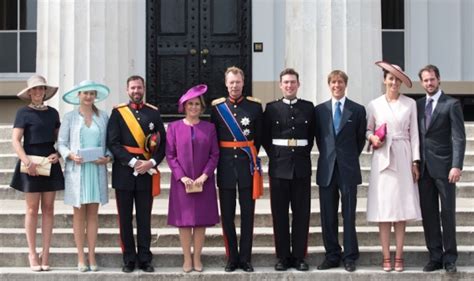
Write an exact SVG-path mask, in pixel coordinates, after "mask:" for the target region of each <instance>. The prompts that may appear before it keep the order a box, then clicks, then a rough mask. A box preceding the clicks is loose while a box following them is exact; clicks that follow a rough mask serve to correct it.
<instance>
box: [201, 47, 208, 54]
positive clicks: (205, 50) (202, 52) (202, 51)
mask: <svg viewBox="0 0 474 281" xmlns="http://www.w3.org/2000/svg"><path fill="white" fill-rule="evenodd" d="M208 54H209V49H208V48H204V49H202V50H201V55H203V56H207V55H208Z"/></svg>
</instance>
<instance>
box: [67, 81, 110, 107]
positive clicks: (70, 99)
mask: <svg viewBox="0 0 474 281" xmlns="http://www.w3.org/2000/svg"><path fill="white" fill-rule="evenodd" d="M87 91H95V92H96V93H97V96H96V98H95V101H94V102H101V101H103V100H105V99H106V98H107V96H108V95H109V93H110V89H109V87H107V86H105V85H102V84H99V83H96V82H94V81H92V80H84V81H82V82H81V83H79V84H78V85H76V86H74V87H73V88H72V89H71V90H69V91H68V92H66V93H65V94H64V95H63V100H64V101H65V102H67V103H69V104H76V105H77V104H79V97H78V94H79V92H87Z"/></svg>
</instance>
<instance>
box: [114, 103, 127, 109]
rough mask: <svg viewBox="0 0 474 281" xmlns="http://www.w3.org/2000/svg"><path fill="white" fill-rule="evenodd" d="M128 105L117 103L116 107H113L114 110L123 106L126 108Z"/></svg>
mask: <svg viewBox="0 0 474 281" xmlns="http://www.w3.org/2000/svg"><path fill="white" fill-rule="evenodd" d="M127 105H128V103H126V102H124V103H119V104H117V105H115V106H114V108H120V107H124V106H127Z"/></svg>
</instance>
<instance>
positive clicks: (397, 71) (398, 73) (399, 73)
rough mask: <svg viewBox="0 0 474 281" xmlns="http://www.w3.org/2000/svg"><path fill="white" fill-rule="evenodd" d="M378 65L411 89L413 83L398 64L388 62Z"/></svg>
mask: <svg viewBox="0 0 474 281" xmlns="http://www.w3.org/2000/svg"><path fill="white" fill-rule="evenodd" d="M375 64H376V65H378V66H380V67H381V68H382V69H385V70H386V71H388V72H390V73H391V74H392V75H394V76H395V77H397V78H398V79H400V80H401V81H402V82H403V83H404V84H405V85H406V86H407V87H408V88H411V86H412V83H411V80H410V77H408V75H407V74H406V73H405V72H403V70H402V68H401V67H400V66H398V65H396V64H391V63H388V62H386V61H378V62H376V63H375Z"/></svg>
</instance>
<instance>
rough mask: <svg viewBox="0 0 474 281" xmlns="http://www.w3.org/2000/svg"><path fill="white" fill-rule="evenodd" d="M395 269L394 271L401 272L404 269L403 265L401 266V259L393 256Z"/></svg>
mask: <svg viewBox="0 0 474 281" xmlns="http://www.w3.org/2000/svg"><path fill="white" fill-rule="evenodd" d="M394 268H395V271H396V272H402V271H403V270H404V267H403V259H401V258H400V259H399V258H395V266H394Z"/></svg>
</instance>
